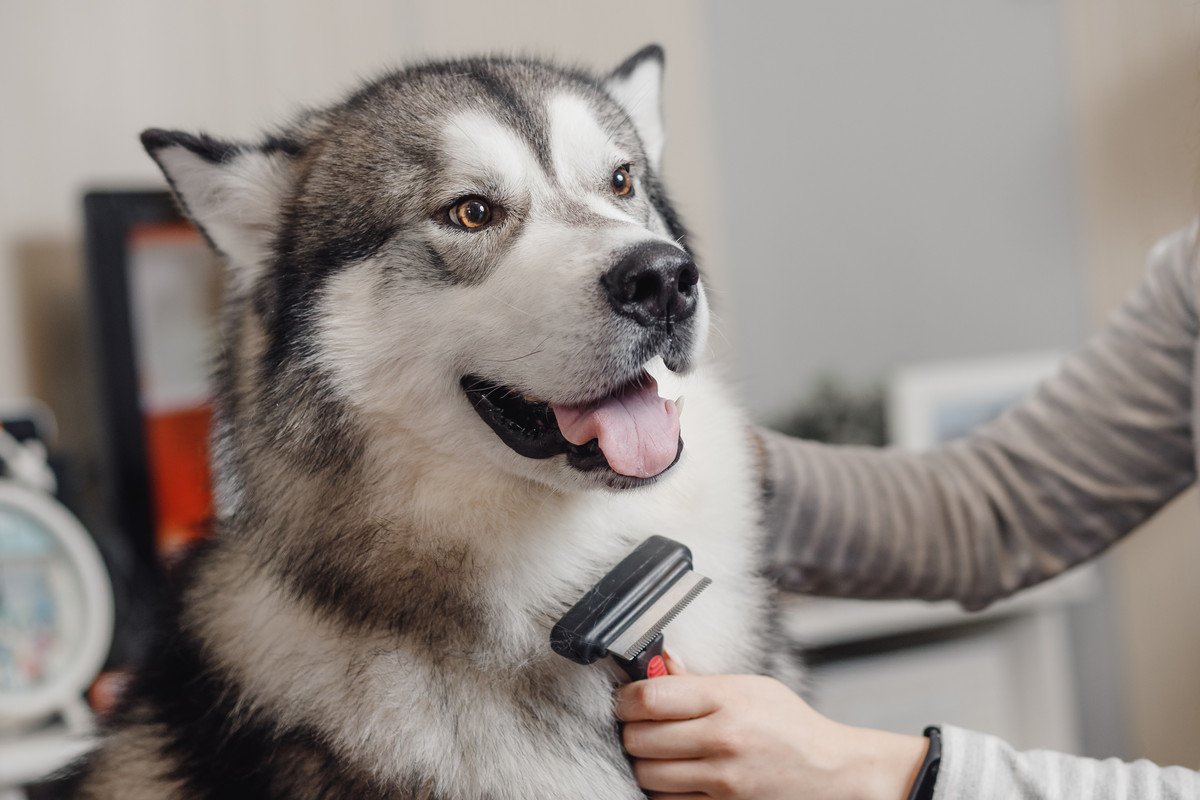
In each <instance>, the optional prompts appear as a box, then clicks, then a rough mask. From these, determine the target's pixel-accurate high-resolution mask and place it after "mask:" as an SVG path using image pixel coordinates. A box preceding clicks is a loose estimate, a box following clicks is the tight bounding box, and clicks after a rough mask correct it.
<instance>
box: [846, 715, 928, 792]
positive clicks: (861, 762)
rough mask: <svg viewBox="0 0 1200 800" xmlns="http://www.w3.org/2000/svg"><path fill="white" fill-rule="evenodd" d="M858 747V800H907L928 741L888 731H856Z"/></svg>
mask: <svg viewBox="0 0 1200 800" xmlns="http://www.w3.org/2000/svg"><path fill="white" fill-rule="evenodd" d="M853 732H854V739H855V741H857V743H858V746H857V747H856V750H855V752H856V753H857V758H856V759H855V763H854V764H850V765H847V766H848V768H849V769H851V770H852V771H853V773H852V775H851V776H850V777H851V778H852V780H853V782H854V786H855V792H854V796H855V797H856V798H858V800H907V798H908V796H909V793H910V792H911V791H912V786H913V781H914V780H915V779H916V777H917V772H918V771H919V770H920V768H921V763H922V762H923V761H924V760H925V753H926V752H927V751H928V750H929V739H927V738H925V737H924V736H909V735H905V734H900V733H889V732H887V731H877V730H869V729H865V728H855V729H853Z"/></svg>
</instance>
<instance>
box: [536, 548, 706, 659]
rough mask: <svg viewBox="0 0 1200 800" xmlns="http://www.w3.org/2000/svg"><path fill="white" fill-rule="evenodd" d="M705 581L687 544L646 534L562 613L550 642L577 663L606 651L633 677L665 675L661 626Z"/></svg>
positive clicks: (678, 610)
mask: <svg viewBox="0 0 1200 800" xmlns="http://www.w3.org/2000/svg"><path fill="white" fill-rule="evenodd" d="M710 583H712V581H711V580H710V579H708V578H706V577H704V576H703V575H700V574H698V573H696V572H694V571H693V570H692V551H691V550H689V549H688V548H687V547H686V546H684V545H682V544H680V543H679V542H676V541H673V540H671V539H668V538H666V537H665V536H651V537H650V538H649V539H647V540H646V541H644V542H642V543H641V544H640V545H638V546H637V549H635V550H634V551H633V552H632V553H630V554H629V555H628V556H626V557H625V558H624V559H622V560H621V563H620V564H617V566H615V567H613V568H612V569H611V570H609V572H608V574H607V575H605V576H604V577H603V578H601V579H600V580H599V582H597V583H596V585H595V586H593V587H592V588H591V589H589V590H588V592H587V594H585V595H584V596H583V598H582V599H581V600H580V601H579V602H578V603H576V604H575V605H574V606H572V607H571V610H570V611H568V612H567V613H566V614H564V615H563V617H562V619H560V620H559V621H558V622H557V624H555V626H554V629H553V630H551V631H550V647H551V648H553V650H554V652H556V653H558V654H559V655H560V656H562V657H564V658H569V659H570V660H572V661H574V662H576V663H577V664H592V663H595V662H596V661H599V660H600V659H601V658H604V657H605V656H606V655H611V656H612V657H613V660H614V661H616V662H617V664H618V665H619V666H620V667H621V668H622V669H623V670H625V672H626V673H628V674H629V677H630V678H632V679H633V680H635V681H637V680H641V679H643V678H656V677H658V676H660V675H666V674H667V667H666V664H665V663H664V661H663V657H662V651H663V635H662V630H663V628H665V627H666V626H667V624H668V623H670V622H671V620H673V619H675V617H677V616H678V615H679V612H680V611H682V610H683V609H684V608H685V607H687V605H688V604H689V603H691V602H692V601H693V600H695V599H696V597H697V596H698V595H699V594H700V593H701V592H702V591H704V590H705V589H706V588H707V587H708V585H709V584H710Z"/></svg>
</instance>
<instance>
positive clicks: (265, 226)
mask: <svg viewBox="0 0 1200 800" xmlns="http://www.w3.org/2000/svg"><path fill="white" fill-rule="evenodd" d="M141 138H142V145H143V146H144V147H145V148H146V152H148V153H149V154H150V156H151V158H153V159H154V160H155V162H157V163H158V166H159V168H161V169H162V171H163V174H164V175H165V176H166V178H167V183H169V184H170V185H171V190H172V191H173V192H174V193H175V197H176V199H177V200H178V201H179V204H180V206H182V208H183V210H184V212H185V213H186V214H187V215H188V217H189V218H191V220H192V221H193V222H194V223H196V225H197V226H198V227H199V228H200V230H201V231H202V232H203V233H204V235H205V236H206V237H207V238H208V240H209V242H210V243H211V244H212V245H213V247H215V248H216V249H217V250H219V251H220V252H222V253H224V254H225V255H226V256H228V258H229V261H230V264H231V268H232V270H233V272H234V273H235V276H236V278H238V279H239V280H238V283H241V284H242V285H244V286H245V285H249V283H251V282H253V278H254V273H256V272H257V271H258V269H259V268H261V265H262V264H263V262H264V261H265V259H266V257H267V255H268V254H269V252H270V247H271V240H272V238H273V237H274V235H275V231H276V228H277V226H278V223H279V213H280V206H281V204H282V202H283V201H284V199H285V197H286V196H287V194H288V192H289V191H290V190H291V188H292V185H293V182H294V181H295V156H296V155H297V153H298V151H299V148H298V146H296V145H294V144H292V143H291V142H288V141H286V140H278V139H272V140H270V141H268V142H267V143H266V144H263V145H243V144H235V143H232V142H224V141H220V140H217V139H213V138H212V137H210V136H206V135H203V134H201V135H199V136H196V135H193V134H190V133H182V132H180V131H164V130H159V129H157V128H151V129H150V130H148V131H145V132H143V133H142V137H141Z"/></svg>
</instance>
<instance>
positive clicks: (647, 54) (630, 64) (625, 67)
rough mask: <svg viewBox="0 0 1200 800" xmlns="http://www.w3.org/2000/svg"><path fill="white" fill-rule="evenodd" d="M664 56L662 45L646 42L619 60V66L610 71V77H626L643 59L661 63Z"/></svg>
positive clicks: (663, 60)
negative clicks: (643, 45) (627, 56)
mask: <svg viewBox="0 0 1200 800" xmlns="http://www.w3.org/2000/svg"><path fill="white" fill-rule="evenodd" d="M666 58H667V57H666V54H665V53H664V52H663V49H662V45H658V44H648V45H646V46H645V47H643V48H642V49H641V50H638V51H637V52H636V53H634V54H633V55H631V56H630V57H629V58H627V59H625V60H624V61H623V62H621V66H619V67H617V68H616V69H614V70H613V71H612V77H614V78H628V77H629V76H630V75H632V74H633V71H634V70H635V69H637V68H638V67H639V66H641V65H642V62H643V61H646V60H647V59H653V60H654V61H657V62H658V63H659V64H660V65H662V64H664V63H666Z"/></svg>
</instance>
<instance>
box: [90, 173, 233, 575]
mask: <svg viewBox="0 0 1200 800" xmlns="http://www.w3.org/2000/svg"><path fill="white" fill-rule="evenodd" d="M83 206H84V217H85V231H86V256H87V272H88V282H89V292H90V301H91V312H92V324H93V328H94V334H95V341H96V345H97V348H96V349H97V359H98V364H99V371H98V372H99V387H100V392H101V395H102V397H101V409H102V411H101V415H102V419H103V428H104V437H103V441H104V449H105V452H104V453H103V454H102V462H103V464H104V469H103V472H104V479H103V481H102V483H103V489H102V494H103V495H104V503H105V505H106V506H107V507H108V508H107V511H108V513H109V515H110V516H111V518H112V520H113V522H114V524H115V525H116V526H117V527H118V528H119V529H120V530H121V532H122V533H123V534H124V535H125V536H126V537H127V538H128V540H129V543H130V545H131V547H132V549H133V551H134V552H135V554H136V555H137V557H138V559H139V560H140V561H142V562H143V563H146V564H161V563H162V562H164V561H167V562H170V561H172V560H174V559H175V558H176V557H177V556H178V555H179V554H180V553H181V552H182V551H183V550H185V549H186V548H187V546H188V545H189V544H190V543H191V542H192V541H194V540H196V539H201V538H203V537H204V536H206V535H207V532H208V528H209V523H210V520H211V515H212V512H211V507H212V506H211V504H212V492H211V485H210V483H211V480H210V472H209V454H208V429H209V426H210V424H211V408H210V405H209V395H210V392H209V368H210V362H211V353H212V350H213V348H214V346H215V328H216V318H217V305H218V303H219V294H220V286H219V282H220V266H219V264H218V262H217V258H216V256H215V255H214V254H213V252H212V251H211V248H209V246H208V244H207V242H206V241H205V239H204V237H203V236H202V235H201V233H200V232H199V231H198V230H197V229H196V228H195V227H193V226H192V225H190V224H189V223H188V222H187V221H186V220H185V219H184V218H183V217H182V215H181V214H180V213H179V211H178V209H177V208H176V206H175V203H174V201H173V200H172V198H171V196H170V194H169V192H167V191H92V192H89V193H87V195H86V196H85V197H84V201H83Z"/></svg>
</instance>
